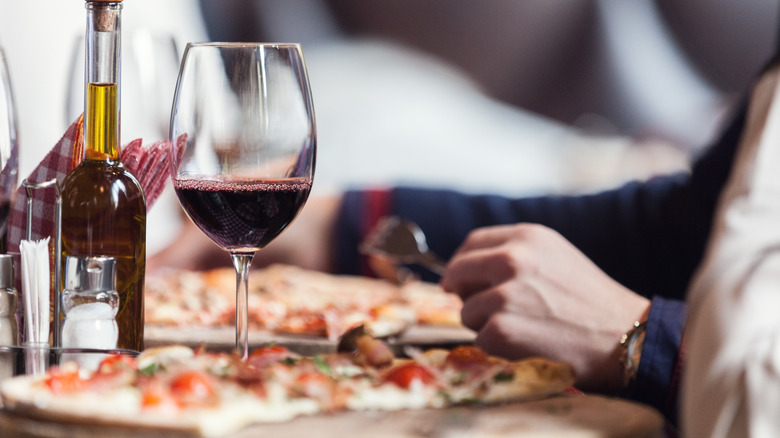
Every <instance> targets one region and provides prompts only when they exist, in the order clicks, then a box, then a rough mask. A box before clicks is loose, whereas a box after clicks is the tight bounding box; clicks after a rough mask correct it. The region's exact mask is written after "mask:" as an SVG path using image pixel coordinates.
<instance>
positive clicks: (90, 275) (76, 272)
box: [65, 256, 116, 291]
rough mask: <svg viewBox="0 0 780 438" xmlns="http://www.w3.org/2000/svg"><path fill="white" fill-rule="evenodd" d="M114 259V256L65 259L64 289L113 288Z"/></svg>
mask: <svg viewBox="0 0 780 438" xmlns="http://www.w3.org/2000/svg"><path fill="white" fill-rule="evenodd" d="M115 288H116V259H115V258H114V257H103V256H99V257H76V256H68V257H67V258H66V259H65V289H70V290H81V291H91V290H94V291H98V290H114V289H115Z"/></svg>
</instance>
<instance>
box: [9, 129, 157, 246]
mask: <svg viewBox="0 0 780 438" xmlns="http://www.w3.org/2000/svg"><path fill="white" fill-rule="evenodd" d="M82 130H83V118H82V117H79V119H78V120H76V121H75V122H73V124H72V125H70V127H68V130H67V131H65V134H64V135H63V136H62V138H61V139H60V140H59V141H58V142H57V144H55V145H54V148H52V150H51V151H49V153H48V154H47V155H46V157H44V158H43V160H42V161H41V162H40V164H38V166H37V167H36V168H35V170H33V171H32V173H30V175H29V176H28V177H27V181H28V182H29V183H43V182H46V181H50V180H52V179H54V178H56V179H57V183H58V184H61V183H62V180H63V179H64V178H65V175H66V174H67V173H68V172H69V171H70V170H71V169H73V168H74V167H76V165H78V163H80V162H81V160H82V157H83V155H84V149H83V135H82ZM167 143H168V142H167V141H159V142H156V143H153V144H151V145H149V146H143V145H142V141H141V139H137V140H133V141H131V142H130V143H128V144H127V145H126V146H125V147H124V148H122V153H121V160H122V163H123V164H124V165H125V167H126V168H127V169H128V170H129V171H130V172H131V173H132V174H133V175H134V176H135V177H136V178H137V179H138V182H139V183H140V184H141V188H142V189H143V190H144V194H145V196H146V209H147V210H149V209H150V208H151V207H152V205H153V204H154V201H155V200H157V198H158V197H159V196H160V194H161V193H162V191H163V188H165V181H166V180H167V178H168V166H169V164H170V153H169V152H168V147H167ZM31 196H32V200H33V201H32V222H31V226H30V232H31V236H30V239H31V240H38V239H42V238H45V237H47V236H51V237H52V239H53V238H54V214H55V203H56V200H57V191H56V189H55V188H54V187H53V186H52V187H48V188H41V189H33V190H32V191H31ZM26 238H27V190H26V188H25V187H24V186H20V187H19V189H18V190H17V193H16V200H15V201H14V205H13V208H12V210H11V217H10V219H9V223H8V249H9V252H13V253H18V252H19V243H20V242H21V241H22V239H26Z"/></svg>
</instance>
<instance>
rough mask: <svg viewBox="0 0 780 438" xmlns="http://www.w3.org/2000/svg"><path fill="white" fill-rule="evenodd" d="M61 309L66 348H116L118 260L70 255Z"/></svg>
mask: <svg viewBox="0 0 780 438" xmlns="http://www.w3.org/2000/svg"><path fill="white" fill-rule="evenodd" d="M61 310H62V315H63V317H64V322H63V326H62V346H63V347H64V348H96V349H114V348H116V347H117V339H118V335H119V328H118V326H117V322H116V314H117V312H118V311H119V293H118V292H117V291H116V259H115V258H113V257H76V256H69V257H67V258H66V259H65V289H63V291H62V295H61Z"/></svg>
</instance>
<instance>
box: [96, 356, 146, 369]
mask: <svg viewBox="0 0 780 438" xmlns="http://www.w3.org/2000/svg"><path fill="white" fill-rule="evenodd" d="M137 369H138V366H137V365H136V363H135V359H133V358H132V357H130V356H127V355H124V354H112V355H110V356H108V357H107V358H105V359H103V361H102V362H100V366H99V367H98V372H99V373H110V372H113V371H118V370H137Z"/></svg>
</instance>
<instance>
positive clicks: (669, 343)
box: [627, 297, 688, 424]
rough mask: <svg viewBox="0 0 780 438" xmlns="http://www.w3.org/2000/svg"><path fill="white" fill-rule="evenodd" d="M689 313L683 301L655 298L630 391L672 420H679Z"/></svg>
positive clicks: (675, 422)
mask: <svg viewBox="0 0 780 438" xmlns="http://www.w3.org/2000/svg"><path fill="white" fill-rule="evenodd" d="M687 317H688V311H687V307H686V306H685V303H684V302H683V301H680V300H667V299H664V298H660V297H655V298H653V300H652V304H651V306H650V312H649V314H648V316H647V331H646V332H645V341H644V344H643V347H642V357H641V359H640V360H639V369H638V370H637V376H636V379H635V380H634V384H633V385H632V387H631V388H630V391H629V393H628V394H627V395H628V397H629V398H632V399H634V400H637V401H639V402H642V403H646V404H649V405H651V406H654V407H656V408H658V409H660V410H661V411H662V412H663V413H664V415H665V416H666V417H667V419H669V421H670V422H671V423H672V424H677V399H678V397H677V395H678V390H679V387H678V385H679V374H680V371H681V368H682V365H683V361H684V358H685V353H684V351H682V349H681V345H682V340H683V332H684V330H685V321H686V318H687Z"/></svg>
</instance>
